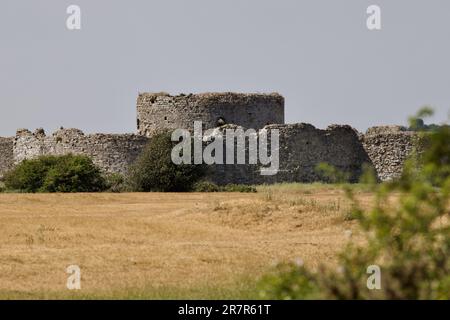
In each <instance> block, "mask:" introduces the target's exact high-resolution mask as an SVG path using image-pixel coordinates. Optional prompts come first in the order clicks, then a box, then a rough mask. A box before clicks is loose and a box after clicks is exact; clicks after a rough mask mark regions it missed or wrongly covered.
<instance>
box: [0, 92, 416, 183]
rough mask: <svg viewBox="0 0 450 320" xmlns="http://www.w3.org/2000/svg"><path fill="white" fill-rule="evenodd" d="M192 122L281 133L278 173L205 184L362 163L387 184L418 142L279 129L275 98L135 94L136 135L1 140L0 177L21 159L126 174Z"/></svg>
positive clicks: (351, 168)
mask: <svg viewBox="0 0 450 320" xmlns="http://www.w3.org/2000/svg"><path fill="white" fill-rule="evenodd" d="M196 120H197V121H202V122H203V124H204V128H203V129H211V128H217V130H223V129H224V128H227V127H228V128H229V127H236V126H240V127H242V128H252V129H255V130H257V131H258V130H261V129H263V128H264V129H266V130H267V131H269V132H270V130H273V129H278V130H279V132H280V145H279V148H280V149H279V157H280V165H279V172H278V174H276V175H274V176H262V175H260V169H261V166H260V165H259V164H257V165H246V164H244V165H238V164H232V165H226V164H225V165H214V166H211V168H210V170H209V175H208V177H209V179H210V180H212V181H214V182H216V183H218V184H228V183H243V184H260V183H278V182H313V181H317V180H320V178H321V177H320V176H319V175H318V174H317V172H316V170H315V168H316V166H317V164H318V163H321V162H326V163H328V164H330V165H333V166H335V167H336V168H337V169H339V170H341V171H344V172H347V173H348V174H349V175H350V177H351V180H352V181H357V180H358V178H359V176H360V174H361V172H362V168H363V165H364V164H366V163H368V164H371V165H373V166H374V168H375V170H376V173H377V175H378V178H379V179H380V180H382V181H385V180H391V179H395V178H397V177H399V175H400V174H401V170H402V165H403V163H404V161H405V159H406V158H407V157H408V155H410V154H411V152H412V150H413V149H414V145H415V140H416V138H417V133H415V132H410V131H407V130H406V129H405V128H403V127H399V126H384V127H373V128H370V129H369V130H367V132H366V133H365V134H362V133H358V132H357V131H356V130H355V129H353V128H351V127H349V126H346V125H332V126H329V127H328V128H326V129H325V130H322V129H317V128H315V127H314V126H312V125H310V124H305V123H297V124H284V98H283V97H282V96H281V95H279V94H277V93H273V94H241V93H239V94H238V93H205V94H196V95H193V94H189V95H178V96H171V95H169V94H165V93H159V94H155V93H142V94H139V96H138V98H137V134H100V133H99V134H84V133H83V132H82V131H81V130H78V129H62V128H61V129H60V130H57V131H56V132H54V133H53V134H51V135H46V134H45V132H44V130H42V129H38V130H36V131H35V132H33V133H32V132H31V131H29V130H27V129H19V130H18V131H17V134H16V136H15V137H13V138H1V137H0V178H1V177H2V175H3V174H4V173H5V172H6V171H7V170H8V169H10V168H11V167H12V166H13V165H14V164H17V163H19V162H21V161H22V160H24V159H31V158H35V157H37V156H40V155H50V154H53V155H62V154H67V153H74V154H85V155H88V156H90V157H91V158H92V159H93V161H94V163H96V164H97V165H98V166H99V167H101V168H102V169H103V170H104V171H106V172H116V173H120V174H125V173H126V172H127V170H128V168H129V166H130V165H131V164H132V163H133V161H134V160H135V159H136V158H137V156H138V155H139V154H140V152H141V151H142V149H143V148H144V146H145V145H146V144H147V143H148V141H149V139H151V136H152V135H154V134H155V133H157V132H159V131H161V130H169V131H170V130H174V129H177V128H185V129H192V126H193V122H194V121H196ZM260 132H261V131H259V134H260Z"/></svg>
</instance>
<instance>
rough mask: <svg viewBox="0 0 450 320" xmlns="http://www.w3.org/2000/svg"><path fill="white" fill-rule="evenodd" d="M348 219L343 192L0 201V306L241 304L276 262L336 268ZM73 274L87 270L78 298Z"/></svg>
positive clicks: (3, 197)
mask: <svg viewBox="0 0 450 320" xmlns="http://www.w3.org/2000/svg"><path fill="white" fill-rule="evenodd" d="M360 197H361V198H362V199H363V200H367V199H368V198H369V195H368V194H361V195H360ZM347 212H348V204H347V202H346V201H345V197H344V195H343V193H342V192H341V191H340V190H339V189H337V188H333V187H321V186H314V187H313V186H310V187H305V186H302V185H299V186H296V187H295V186H279V187H266V188H260V190H259V192H258V193H130V194H110V193H99V194H0V298H15V297H20V298H67V297H71V295H74V294H78V295H84V297H86V298H92V297H94V298H96V297H112V298H114V297H117V298H127V297H129V298H139V297H143V298H199V297H200V298H203V297H206V298H213V297H219V298H220V297H227V298H228V297H236V295H239V294H240V292H241V293H242V292H243V291H245V290H246V288H247V283H253V282H254V281H256V280H257V279H258V278H259V277H260V276H261V275H262V274H264V273H265V272H267V270H269V269H270V268H272V267H273V266H274V265H275V264H276V263H277V262H281V261H288V260H295V259H302V260H303V261H304V263H305V264H307V265H308V266H311V267H315V266H317V265H319V264H321V263H325V264H333V263H335V262H336V253H337V252H338V251H340V250H341V249H342V248H343V247H344V245H345V243H346V242H348V241H356V240H355V239H357V233H358V232H357V230H355V229H356V228H355V225H354V222H352V221H348V219H346V214H347ZM350 230H353V236H352V237H349V234H350V232H349V231H350ZM352 239H353V240H352ZM69 265H78V266H79V267H80V268H81V286H82V288H81V290H79V291H77V292H76V293H73V292H72V291H70V290H68V289H67V288H66V281H67V278H68V276H69V275H68V274H67V273H66V268H67V267H68V266H69Z"/></svg>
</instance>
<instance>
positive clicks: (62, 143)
mask: <svg viewBox="0 0 450 320" xmlns="http://www.w3.org/2000/svg"><path fill="white" fill-rule="evenodd" d="M147 142H148V138H146V137H143V136H139V135H135V134H88V135H85V134H84V133H83V132H82V131H81V130H78V129H61V130H58V131H56V132H54V133H53V134H52V135H50V136H47V135H46V134H45V132H44V131H43V130H42V129H38V130H36V131H35V132H34V133H31V132H30V131H29V130H26V129H20V130H18V131H17V134H16V137H15V141H14V162H15V163H19V162H21V161H22V160H24V159H32V158H35V157H37V156H40V155H63V154H68V153H73V154H84V155H87V156H89V157H91V158H92V160H93V161H94V163H95V164H96V165H98V166H99V167H100V168H102V169H103V170H105V171H106V172H116V173H122V174H124V173H126V171H127V170H128V168H129V166H130V164H131V163H133V161H134V160H135V159H136V158H137V156H138V155H139V154H140V152H141V151H142V149H143V148H144V146H145V145H146V144H147Z"/></svg>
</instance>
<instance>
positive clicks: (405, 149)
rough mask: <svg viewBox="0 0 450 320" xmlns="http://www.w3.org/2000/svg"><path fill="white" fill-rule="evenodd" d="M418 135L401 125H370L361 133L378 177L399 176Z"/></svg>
mask: <svg viewBox="0 0 450 320" xmlns="http://www.w3.org/2000/svg"><path fill="white" fill-rule="evenodd" d="M418 138H419V135H418V133H417V132H414V131H408V130H407V129H406V128H405V127H402V126H379V127H372V128H369V129H368V130H367V132H366V133H365V134H364V135H361V142H362V144H363V146H364V149H365V150H366V152H367V154H368V156H369V158H370V160H371V162H372V164H373V166H374V168H375V171H376V173H377V176H378V178H379V179H380V180H381V181H390V180H393V179H396V178H399V177H400V176H401V173H402V169H403V164H404V162H405V160H406V159H407V158H408V156H410V155H411V153H412V152H413V150H414V149H415V146H417V145H418V144H417V142H418Z"/></svg>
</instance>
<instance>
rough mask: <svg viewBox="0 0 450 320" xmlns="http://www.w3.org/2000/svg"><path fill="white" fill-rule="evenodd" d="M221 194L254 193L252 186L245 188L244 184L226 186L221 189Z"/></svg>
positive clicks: (254, 189)
mask: <svg viewBox="0 0 450 320" xmlns="http://www.w3.org/2000/svg"><path fill="white" fill-rule="evenodd" d="M221 191H223V192H256V188H255V187H254V186H247V185H245V184H227V185H226V186H223V187H222V188H221Z"/></svg>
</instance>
